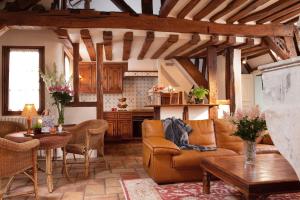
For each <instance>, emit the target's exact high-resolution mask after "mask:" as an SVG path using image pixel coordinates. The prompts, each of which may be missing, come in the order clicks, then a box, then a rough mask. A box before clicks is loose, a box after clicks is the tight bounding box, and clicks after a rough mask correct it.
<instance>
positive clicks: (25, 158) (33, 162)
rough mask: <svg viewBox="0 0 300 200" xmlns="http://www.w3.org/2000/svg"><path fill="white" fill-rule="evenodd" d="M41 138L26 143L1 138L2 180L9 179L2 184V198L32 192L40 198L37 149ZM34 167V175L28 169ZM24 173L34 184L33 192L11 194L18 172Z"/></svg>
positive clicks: (0, 193) (0, 198)
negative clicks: (11, 187)
mask: <svg viewBox="0 0 300 200" xmlns="http://www.w3.org/2000/svg"><path fill="white" fill-rule="evenodd" d="M39 144H40V142H39V140H30V141H28V142H24V143H15V142H12V141H10V140H7V139H4V138H0V163H1V164H0V182H1V180H4V179H5V180H7V182H6V181H5V183H7V184H4V185H2V184H1V185H2V186H1V190H0V200H2V199H3V198H11V197H16V196H24V195H28V194H30V193H34V194H35V199H38V185H37V150H38V146H39ZM29 169H32V175H30V174H29V173H28V172H27V170H29ZM20 173H24V174H25V175H26V176H28V177H29V178H30V179H31V180H32V182H33V186H34V191H33V192H27V193H23V194H15V193H14V192H12V193H11V194H10V186H11V184H12V182H13V180H14V178H15V176H16V175H17V174H20Z"/></svg>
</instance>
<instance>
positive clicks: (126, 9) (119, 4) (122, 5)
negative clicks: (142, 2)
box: [111, 0, 137, 15]
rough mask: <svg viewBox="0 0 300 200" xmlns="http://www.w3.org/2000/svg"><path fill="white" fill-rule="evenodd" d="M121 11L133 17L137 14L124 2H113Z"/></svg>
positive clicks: (117, 0) (119, 0)
mask: <svg viewBox="0 0 300 200" xmlns="http://www.w3.org/2000/svg"><path fill="white" fill-rule="evenodd" d="M111 1H112V2H113V3H114V4H115V5H116V6H117V7H118V8H119V9H120V10H121V11H123V12H128V13H130V14H133V15H137V13H136V12H135V11H134V10H133V9H132V8H131V7H130V6H129V5H128V4H127V3H126V2H125V1H124V0H111Z"/></svg>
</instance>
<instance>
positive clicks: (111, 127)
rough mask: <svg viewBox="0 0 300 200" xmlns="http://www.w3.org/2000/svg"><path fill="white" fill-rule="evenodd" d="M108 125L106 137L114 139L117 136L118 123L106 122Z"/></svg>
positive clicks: (114, 121)
mask: <svg viewBox="0 0 300 200" xmlns="http://www.w3.org/2000/svg"><path fill="white" fill-rule="evenodd" d="M106 121H107V123H108V129H107V136H108V137H116V136H117V134H118V121H117V120H106Z"/></svg>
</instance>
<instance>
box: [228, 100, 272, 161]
mask: <svg viewBox="0 0 300 200" xmlns="http://www.w3.org/2000/svg"><path fill="white" fill-rule="evenodd" d="M224 118H225V119H227V120H230V121H231V122H232V123H233V124H234V125H235V131H234V133H233V135H235V136H238V137H240V138H241V139H243V140H244V145H245V147H244V151H245V152H244V153H245V161H246V164H254V162H255V157H256V139H257V138H258V137H259V136H261V134H262V133H263V131H264V130H267V125H266V120H265V115H264V113H261V112H260V110H259V107H258V106H255V107H253V108H252V109H250V110H248V111H241V110H239V109H238V110H237V111H236V113H235V114H234V115H233V116H230V115H229V114H228V113H224Z"/></svg>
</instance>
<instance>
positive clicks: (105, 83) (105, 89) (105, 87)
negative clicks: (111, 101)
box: [102, 66, 108, 93]
mask: <svg viewBox="0 0 300 200" xmlns="http://www.w3.org/2000/svg"><path fill="white" fill-rule="evenodd" d="M107 69H108V67H107V66H104V67H103V71H102V87H103V92H105V93H106V92H108V74H107V73H108V72H107Z"/></svg>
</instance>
